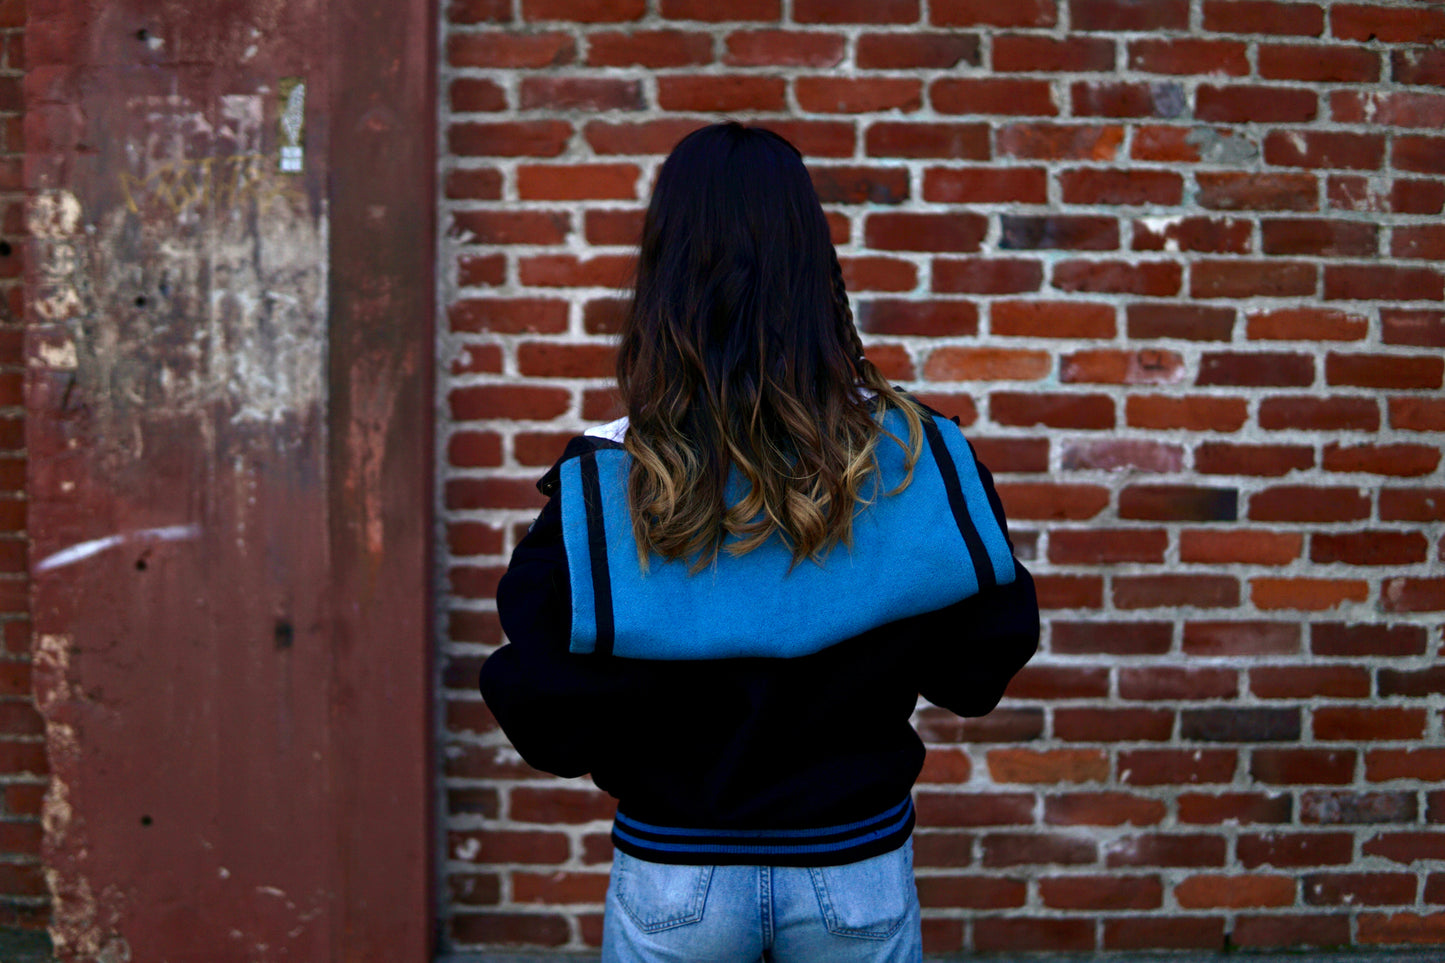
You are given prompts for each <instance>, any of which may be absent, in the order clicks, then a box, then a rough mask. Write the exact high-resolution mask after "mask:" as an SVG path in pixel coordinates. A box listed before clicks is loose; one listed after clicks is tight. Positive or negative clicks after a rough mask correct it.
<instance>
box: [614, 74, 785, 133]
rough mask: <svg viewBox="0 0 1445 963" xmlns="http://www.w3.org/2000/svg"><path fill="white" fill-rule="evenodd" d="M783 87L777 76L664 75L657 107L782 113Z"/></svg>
mask: <svg viewBox="0 0 1445 963" xmlns="http://www.w3.org/2000/svg"><path fill="white" fill-rule="evenodd" d="M785 85H786V84H785V81H784V80H783V79H782V78H780V77H760V76H753V75H750V74H721V75H711V76H703V75H680V74H664V75H662V76H660V77H658V78H657V105H658V106H659V107H661V108H662V109H664V110H702V111H736V110H783V109H784V107H785V93H786V91H785ZM590 126H591V125H589V127H590Z"/></svg>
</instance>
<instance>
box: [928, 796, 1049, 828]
mask: <svg viewBox="0 0 1445 963" xmlns="http://www.w3.org/2000/svg"><path fill="white" fill-rule="evenodd" d="M915 804H916V805H917V807H918V820H919V824H920V825H921V826H925V827H927V826H1007V825H1029V824H1032V823H1033V821H1034V819H1033V808H1034V797H1033V795H1032V794H1030V793H956V792H931V791H929V790H927V789H923V790H919V792H918V793H917V795H916V797H915Z"/></svg>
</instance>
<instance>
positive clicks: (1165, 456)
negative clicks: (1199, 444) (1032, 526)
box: [1061, 438, 1184, 473]
mask: <svg viewBox="0 0 1445 963" xmlns="http://www.w3.org/2000/svg"><path fill="white" fill-rule="evenodd" d="M1061 461H1062V467H1063V469H1064V470H1065V471H1125V470H1133V471H1141V472H1160V473H1172V472H1177V471H1180V470H1181V469H1182V468H1183V467H1184V449H1183V447H1182V446H1180V445H1170V444H1162V443H1160V442H1152V441H1127V440H1126V441H1120V440H1117V439H1110V440H1101V439H1088V438H1084V439H1079V440H1076V441H1070V442H1068V443H1067V444H1066V445H1065V446H1064V450H1063V457H1062V459H1061Z"/></svg>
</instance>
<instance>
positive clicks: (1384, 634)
mask: <svg viewBox="0 0 1445 963" xmlns="http://www.w3.org/2000/svg"><path fill="white" fill-rule="evenodd" d="M1310 642H1311V644H1310V651H1312V652H1313V653H1314V654H1316V655H1322V656H1344V657H1348V656H1386V657H1389V656H1413V655H1422V654H1424V652H1425V645H1426V641H1425V629H1424V628H1423V627H1422V626H1417V625H1378V624H1370V623H1366V624H1362V625H1345V624H1342V623H1329V622H1316V623H1313V624H1312V625H1311V627H1310Z"/></svg>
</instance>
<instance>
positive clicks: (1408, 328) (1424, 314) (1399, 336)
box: [1380, 228, 1445, 348]
mask: <svg viewBox="0 0 1445 963" xmlns="http://www.w3.org/2000/svg"><path fill="white" fill-rule="evenodd" d="M1397 230H1399V229H1398V228H1397ZM1380 324H1381V327H1382V328H1383V329H1384V330H1383V332H1382V334H1383V337H1384V342H1385V343H1386V344H1408V345H1414V346H1416V347H1421V348H1445V311H1418V310H1408V309H1407V310H1400V309H1395V310H1391V309H1388V308H1386V309H1383V310H1381V312H1380Z"/></svg>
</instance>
